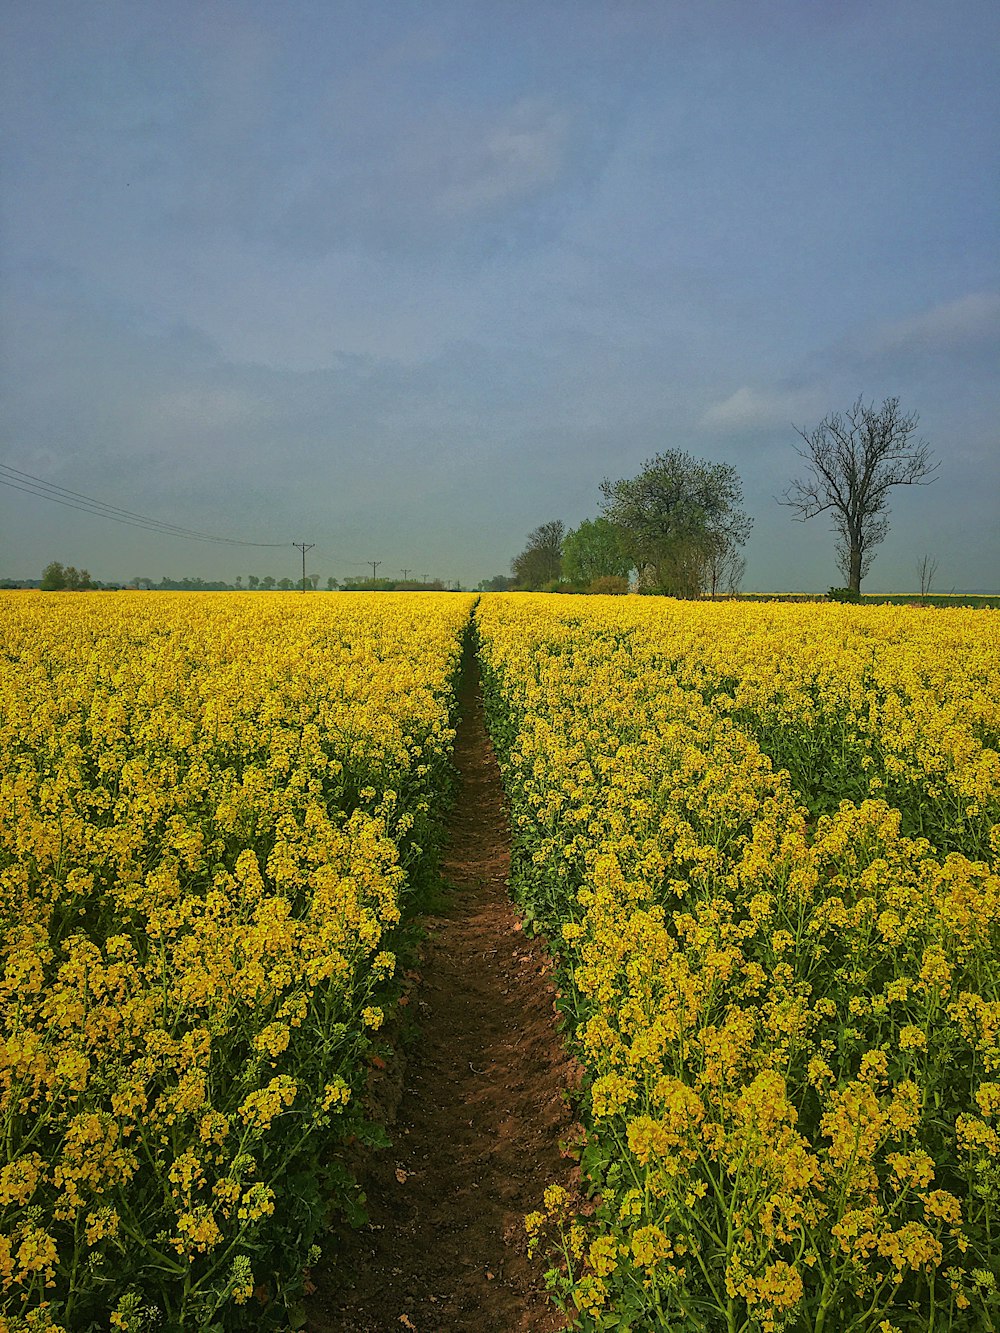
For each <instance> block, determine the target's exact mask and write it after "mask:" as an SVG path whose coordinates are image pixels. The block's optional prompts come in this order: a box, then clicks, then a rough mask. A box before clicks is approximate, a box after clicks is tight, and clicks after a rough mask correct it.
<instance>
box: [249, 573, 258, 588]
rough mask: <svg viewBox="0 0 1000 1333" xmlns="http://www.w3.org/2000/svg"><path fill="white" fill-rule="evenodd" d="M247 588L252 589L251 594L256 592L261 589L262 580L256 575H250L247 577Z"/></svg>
mask: <svg viewBox="0 0 1000 1333" xmlns="http://www.w3.org/2000/svg"><path fill="white" fill-rule="evenodd" d="M247 587H248V588H249V589H250V591H251V592H256V591H257V589H258V588H259V587H260V579H259V578H258V577H257V575H256V574H249V575H248V576H247Z"/></svg>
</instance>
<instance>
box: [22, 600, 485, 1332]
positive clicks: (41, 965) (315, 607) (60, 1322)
mask: <svg viewBox="0 0 1000 1333" xmlns="http://www.w3.org/2000/svg"><path fill="white" fill-rule="evenodd" d="M472 603H473V598H471V597H456V596H448V595H432V594H423V595H409V596H407V595H405V594H402V595H393V596H388V595H380V596H378V597H376V596H370V595H363V594H355V595H351V596H347V595H344V596H338V597H310V598H301V599H296V598H295V597H290V596H285V595H280V594H275V595H270V594H259V595H255V596H252V597H250V596H246V595H243V596H241V595H239V594H201V595H197V594H196V595H184V596H176V595H174V594H169V593H168V594H143V595H136V594H128V593H125V594H110V593H108V594H100V595H96V596H87V597H79V596H73V595H59V594H56V595H45V594H31V593H27V594H25V593H14V594H10V593H8V594H0V942H2V951H3V969H2V974H0V1019H2V1024H3V1033H2V1039H3V1056H4V1058H3V1062H2V1067H0V1080H2V1082H0V1105H2V1114H3V1146H4V1156H3V1160H2V1163H0V1206H2V1209H3V1218H4V1223H3V1229H2V1233H0V1280H2V1288H3V1295H2V1300H0V1311H2V1314H0V1326H2V1327H5V1328H8V1329H11V1330H19V1329H24V1330H27V1329H31V1330H43V1329H52V1330H54V1329H57V1328H67V1329H73V1330H76V1329H83V1328H90V1327H95V1328H97V1327H99V1328H104V1329H106V1328H109V1327H110V1328H117V1329H127V1330H132V1331H133V1333H139V1330H143V1329H150V1330H152V1329H157V1330H162V1331H163V1333H167V1331H169V1330H175V1329H182V1328H183V1329H195V1328H197V1329H199V1330H210V1329H222V1328H223V1327H234V1326H237V1325H238V1324H239V1322H240V1319H241V1318H242V1317H243V1316H241V1310H246V1309H248V1308H250V1307H252V1314H250V1315H248V1316H246V1318H248V1319H249V1324H250V1326H252V1327H255V1328H256V1327H262V1326H265V1324H266V1323H267V1321H268V1320H269V1318H270V1316H271V1312H272V1311H273V1312H275V1318H276V1319H281V1318H284V1320H285V1322H286V1324H287V1301H286V1299H285V1298H286V1295H287V1297H288V1300H292V1299H293V1298H294V1296H295V1294H296V1292H297V1291H298V1290H299V1289H300V1288H301V1279H302V1268H303V1265H304V1263H306V1262H307V1259H308V1257H309V1253H310V1247H311V1245H312V1244H313V1241H314V1239H315V1237H316V1235H317V1233H318V1232H319V1230H320V1227H321V1225H322V1223H323V1221H324V1216H323V1208H324V1206H325V1205H327V1204H329V1202H330V1200H331V1198H332V1199H333V1200H334V1201H336V1200H337V1199H338V1197H339V1199H340V1202H341V1203H342V1205H343V1206H344V1207H345V1208H348V1209H349V1208H350V1207H351V1206H352V1202H353V1201H352V1196H351V1185H350V1180H349V1177H348V1176H347V1174H346V1173H345V1172H344V1170H343V1168H342V1166H340V1165H339V1161H338V1155H337V1150H338V1146H339V1145H341V1144H342V1143H344V1142H345V1141H346V1140H347V1139H348V1138H349V1137H357V1136H359V1135H364V1133H365V1132H366V1127H365V1125H364V1122H363V1120H362V1119H361V1117H360V1116H359V1115H358V1114H357V1112H356V1110H355V1102H356V1097H355V1094H356V1092H357V1090H358V1088H359V1087H360V1085H361V1081H362V1080H363V1077H364V1069H365V1052H366V1050H367V1049H368V1048H369V1045H370V1042H371V1033H372V1032H373V1031H374V1030H376V1029H377V1028H378V1027H379V1026H380V1024H381V1022H382V1018H383V1011H382V1008H381V1007H380V1003H379V1001H380V997H381V994H382V992H383V990H384V988H385V984H386V982H387V980H388V978H389V977H390V976H391V974H392V972H393V969H394V966H395V958H394V955H393V952H392V950H391V948H390V947H388V946H389V945H391V933H392V930H393V927H394V926H395V925H396V924H397V923H398V922H399V920H400V916H401V911H402V910H403V908H404V905H405V897H406V894H407V893H408V892H409V888H408V886H409V885H410V883H411V882H412V876H413V874H415V873H417V872H419V870H420V868H421V866H422V864H423V862H424V860H425V859H426V856H425V850H426V848H425V844H426V841H427V839H428V838H430V837H432V836H433V833H434V817H435V812H436V811H435V807H436V806H437V804H438V803H439V796H440V793H441V792H442V791H443V790H444V789H445V787H446V785H447V783H446V769H447V760H448V754H449V751H450V746H451V742H452V738H453V730H452V727H451V710H452V708H453V704H454V691H453V686H454V680H455V677H456V673H457V671H458V665H459V656H460V651H461V639H462V635H463V633H464V631H465V628H466V626H467V623H468V618H469V613H470V609H471V606H472Z"/></svg>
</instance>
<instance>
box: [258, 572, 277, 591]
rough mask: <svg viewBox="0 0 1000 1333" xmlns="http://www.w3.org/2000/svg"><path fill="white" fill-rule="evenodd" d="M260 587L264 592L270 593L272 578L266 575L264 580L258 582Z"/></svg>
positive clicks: (272, 583)
mask: <svg viewBox="0 0 1000 1333" xmlns="http://www.w3.org/2000/svg"><path fill="white" fill-rule="evenodd" d="M260 586H261V587H262V588H263V589H264V591H265V592H270V591H271V589H272V588H273V587H274V578H273V577H272V575H270V574H267V575H266V576H265V577H264V578H262V579H261V581H260Z"/></svg>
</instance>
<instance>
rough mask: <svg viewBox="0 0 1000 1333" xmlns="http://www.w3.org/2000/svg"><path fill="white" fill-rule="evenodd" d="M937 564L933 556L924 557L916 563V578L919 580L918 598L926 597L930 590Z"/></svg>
mask: <svg viewBox="0 0 1000 1333" xmlns="http://www.w3.org/2000/svg"><path fill="white" fill-rule="evenodd" d="M937 567H938V562H937V559H936V558H935V557H934V556H931V555H924V556H921V557H920V560H919V561H918V562H917V577H918V578H919V580H920V596H921V597H926V596H927V595H928V593H929V592H930V590H931V585H932V584H933V582H934V575H935V574H936V573H937Z"/></svg>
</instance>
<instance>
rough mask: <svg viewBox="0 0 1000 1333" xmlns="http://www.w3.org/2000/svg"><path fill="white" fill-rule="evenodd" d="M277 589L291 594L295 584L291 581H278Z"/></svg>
mask: <svg viewBox="0 0 1000 1333" xmlns="http://www.w3.org/2000/svg"><path fill="white" fill-rule="evenodd" d="M278 587H279V588H280V589H281V591H282V592H291V590H292V589H293V588H294V587H295V584H294V583H293V582H292V580H291V579H279V580H278Z"/></svg>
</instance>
